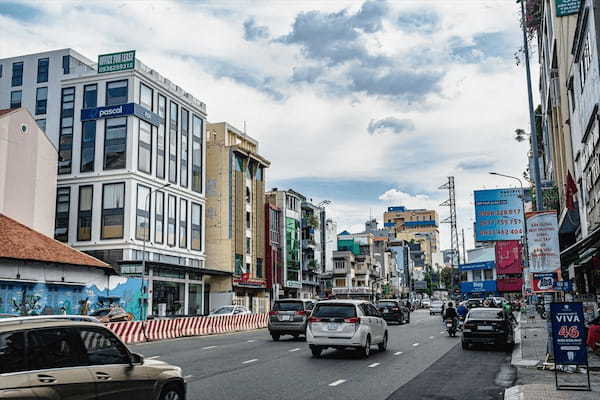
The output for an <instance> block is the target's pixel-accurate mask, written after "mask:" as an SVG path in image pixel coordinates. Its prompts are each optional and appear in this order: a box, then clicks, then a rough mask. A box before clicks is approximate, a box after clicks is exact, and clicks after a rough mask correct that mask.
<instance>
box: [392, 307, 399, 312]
mask: <svg viewBox="0 0 600 400" xmlns="http://www.w3.org/2000/svg"><path fill="white" fill-rule="evenodd" d="M392 311H400V309H399V308H398V307H394V308H392Z"/></svg>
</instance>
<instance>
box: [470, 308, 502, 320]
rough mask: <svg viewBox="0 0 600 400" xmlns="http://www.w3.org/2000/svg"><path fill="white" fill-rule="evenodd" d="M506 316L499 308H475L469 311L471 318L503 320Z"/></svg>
mask: <svg viewBox="0 0 600 400" xmlns="http://www.w3.org/2000/svg"><path fill="white" fill-rule="evenodd" d="M503 318H504V316H503V314H502V310H500V309H499V308H489V309H486V310H485V309H484V310H473V311H471V312H470V313H469V319H483V320H501V319H503Z"/></svg>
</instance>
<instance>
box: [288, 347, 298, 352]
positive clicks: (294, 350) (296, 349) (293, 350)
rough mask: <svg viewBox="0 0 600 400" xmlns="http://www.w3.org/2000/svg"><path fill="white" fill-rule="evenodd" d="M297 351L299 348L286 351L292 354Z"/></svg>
mask: <svg viewBox="0 0 600 400" xmlns="http://www.w3.org/2000/svg"><path fill="white" fill-rule="evenodd" d="M298 350H300V347H296V348H295V349H291V350H288V351H289V352H290V353H293V352H294V351H298Z"/></svg>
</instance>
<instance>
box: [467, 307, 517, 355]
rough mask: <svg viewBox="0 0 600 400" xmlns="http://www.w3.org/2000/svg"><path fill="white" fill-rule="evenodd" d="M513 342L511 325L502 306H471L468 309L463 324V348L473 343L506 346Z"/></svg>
mask: <svg viewBox="0 0 600 400" xmlns="http://www.w3.org/2000/svg"><path fill="white" fill-rule="evenodd" d="M513 343H514V331H513V325H512V322H511V320H510V318H509V316H508V314H507V313H506V312H505V311H504V310H503V309H502V308H473V309H471V310H470V311H469V314H467V318H466V319H465V322H464V325H463V333H462V348H463V349H469V348H470V347H471V345H473V344H492V345H496V346H503V347H507V346H509V345H512V344H513Z"/></svg>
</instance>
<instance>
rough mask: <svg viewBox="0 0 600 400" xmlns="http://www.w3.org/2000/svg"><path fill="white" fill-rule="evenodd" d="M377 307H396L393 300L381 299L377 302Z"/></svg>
mask: <svg viewBox="0 0 600 400" xmlns="http://www.w3.org/2000/svg"><path fill="white" fill-rule="evenodd" d="M377 305H378V306H379V307H398V304H396V302H395V301H382V302H380V303H379V304H377Z"/></svg>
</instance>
